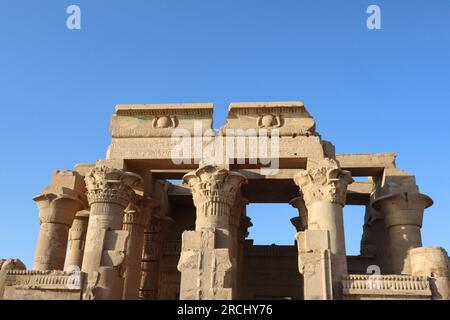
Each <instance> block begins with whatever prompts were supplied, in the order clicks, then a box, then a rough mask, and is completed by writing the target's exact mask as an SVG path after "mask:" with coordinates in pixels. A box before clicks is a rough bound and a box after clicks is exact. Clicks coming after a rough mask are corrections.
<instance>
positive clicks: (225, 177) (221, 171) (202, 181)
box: [183, 165, 247, 217]
mask: <svg viewBox="0 0 450 320" xmlns="http://www.w3.org/2000/svg"><path fill="white" fill-rule="evenodd" d="M183 181H184V182H185V183H187V184H188V185H189V187H190V188H191V190H192V197H193V200H194V205H195V206H196V207H197V209H198V210H199V211H198V212H200V215H201V216H203V215H204V216H206V217H208V216H211V215H218V216H220V215H222V214H226V215H229V214H230V209H231V208H232V207H233V205H234V204H235V200H236V195H237V194H238V193H239V191H240V187H241V185H242V184H244V183H246V182H247V178H245V177H244V176H243V175H241V174H239V173H236V172H232V171H229V170H227V169H225V168H221V167H218V166H213V165H206V166H202V167H200V168H198V169H197V170H195V171H191V172H189V173H187V174H186V175H185V176H184V177H183ZM213 204H218V205H219V206H221V205H225V206H226V207H227V208H228V210H225V211H224V212H215V210H208V208H214V207H215V206H214V205H213ZM197 216H199V215H197Z"/></svg>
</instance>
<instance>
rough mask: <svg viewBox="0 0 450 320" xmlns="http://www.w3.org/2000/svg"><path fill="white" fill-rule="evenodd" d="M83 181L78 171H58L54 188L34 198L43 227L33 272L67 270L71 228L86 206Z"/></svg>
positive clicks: (53, 181) (54, 177)
mask: <svg viewBox="0 0 450 320" xmlns="http://www.w3.org/2000/svg"><path fill="white" fill-rule="evenodd" d="M82 180H83V179H82V177H81V176H80V175H79V174H78V173H76V172H74V171H68V170H66V171H55V172H54V173H53V175H52V182H51V184H50V186H49V187H46V188H44V190H43V192H42V194H40V195H39V196H36V197H34V198H33V200H34V201H35V202H36V203H37V206H38V208H39V223H40V225H41V227H40V231H39V239H38V244H37V248H36V254H35V258H34V263H33V270H42V271H44V270H63V268H64V259H65V256H66V249H67V238H68V234H69V228H70V227H71V225H72V222H73V219H74V217H75V214H76V213H77V211H79V210H81V209H83V208H84V207H85V206H86V201H85V199H84V197H83V196H82V192H83V191H84V185H83V184H82Z"/></svg>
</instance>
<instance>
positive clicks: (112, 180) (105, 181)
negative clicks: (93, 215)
mask: <svg viewBox="0 0 450 320" xmlns="http://www.w3.org/2000/svg"><path fill="white" fill-rule="evenodd" d="M85 181H86V187H87V190H88V191H87V197H88V201H89V204H92V203H96V202H111V203H118V204H120V205H122V206H124V207H125V206H127V205H128V203H129V202H130V201H131V199H132V197H133V195H134V192H133V189H132V187H135V186H137V185H138V184H139V183H141V182H142V178H141V177H139V176H138V175H136V174H134V173H131V172H125V171H123V170H119V169H115V168H110V167H106V166H98V167H95V168H93V169H92V170H91V171H90V172H89V173H88V174H87V175H86V177H85Z"/></svg>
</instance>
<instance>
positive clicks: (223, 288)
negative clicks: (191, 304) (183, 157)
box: [178, 165, 246, 300]
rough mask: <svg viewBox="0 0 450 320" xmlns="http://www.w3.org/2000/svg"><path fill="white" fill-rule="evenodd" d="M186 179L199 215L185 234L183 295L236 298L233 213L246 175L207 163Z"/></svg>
mask: <svg viewBox="0 0 450 320" xmlns="http://www.w3.org/2000/svg"><path fill="white" fill-rule="evenodd" d="M183 180H184V181H185V183H187V184H188V185H189V186H190V188H191V190H192V197H193V200H194V205H195V207H196V208H197V219H196V222H195V231H185V232H183V235H182V252H181V256H180V261H179V263H178V270H179V271H180V272H181V288H180V299H196V300H203V299H205V300H215V299H228V300H229V299H232V298H234V296H235V292H233V284H234V283H235V279H233V275H235V274H236V273H235V272H234V270H233V268H235V266H233V264H232V261H233V260H234V259H235V257H231V256H230V246H232V244H231V241H230V215H231V210H232V207H233V205H234V204H235V201H236V195H237V194H239V190H240V187H241V185H242V184H243V183H245V182H246V178H245V177H244V176H242V175H240V174H238V173H235V172H230V171H228V170H226V169H224V168H219V167H217V166H212V165H206V166H202V167H200V168H199V169H197V170H195V171H192V172H190V173H188V174H186V175H185V176H184V177H183ZM231 250H232V249H231Z"/></svg>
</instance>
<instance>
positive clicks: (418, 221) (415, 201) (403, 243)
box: [372, 192, 433, 274]
mask: <svg viewBox="0 0 450 320" xmlns="http://www.w3.org/2000/svg"><path fill="white" fill-rule="evenodd" d="M432 204H433V201H432V200H431V198H430V197H428V196H426V195H423V194H420V193H415V192H414V193H411V192H404V193H395V194H388V195H385V196H382V197H380V198H378V199H376V200H375V201H374V203H373V205H372V206H373V208H374V209H376V210H378V211H381V212H383V213H384V222H385V225H386V228H387V229H388V235H389V247H390V257H391V262H392V265H391V267H392V272H393V273H394V274H411V268H410V266H409V263H408V259H407V257H408V250H409V249H412V248H417V247H421V246H422V236H421V233H420V228H421V227H422V220H423V213H424V210H425V208H428V207H429V206H431V205H432Z"/></svg>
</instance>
